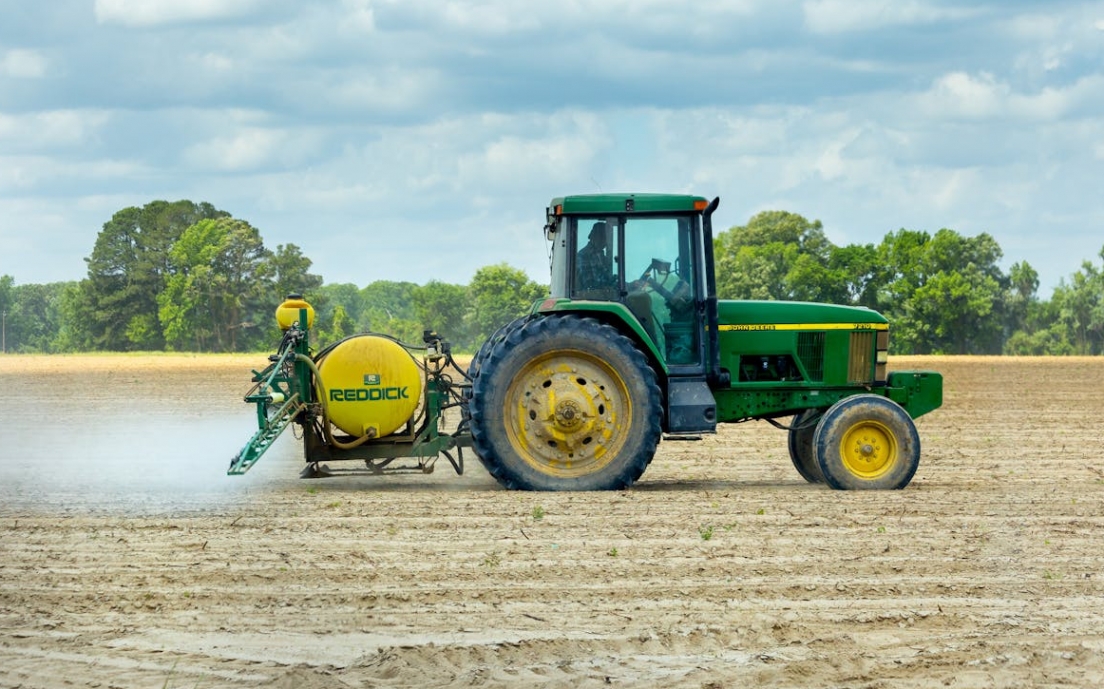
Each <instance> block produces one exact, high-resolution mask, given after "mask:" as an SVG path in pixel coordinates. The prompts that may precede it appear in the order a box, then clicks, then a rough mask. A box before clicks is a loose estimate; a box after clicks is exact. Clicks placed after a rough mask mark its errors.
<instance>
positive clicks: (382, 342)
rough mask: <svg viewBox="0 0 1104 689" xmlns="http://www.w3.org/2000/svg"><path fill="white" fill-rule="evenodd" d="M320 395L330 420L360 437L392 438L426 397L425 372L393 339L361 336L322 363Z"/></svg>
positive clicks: (338, 348)
mask: <svg viewBox="0 0 1104 689" xmlns="http://www.w3.org/2000/svg"><path fill="white" fill-rule="evenodd" d="M318 371H319V374H320V375H321V379H322V388H323V389H322V390H321V391H320V394H324V395H325V396H326V406H327V408H328V411H329V417H330V421H331V422H332V423H333V424H334V425H335V426H337V427H338V428H340V429H341V430H342V431H344V432H345V433H348V434H349V435H351V436H354V437H361V436H363V435H366V434H367V433H369V432H371V431H373V430H374V431H375V432H374V437H377V438H382V437H383V436H387V435H391V434H392V433H394V432H395V431H396V430H398V429H399V428H402V426H403V425H404V424H405V423H406V422H407V421H408V420H409V419H410V417H411V416H413V415H414V411H415V409H417V407H418V402H419V400H420V399H421V395H422V371H421V369H420V368H419V367H418V364H417V362H415V361H414V357H412V356H411V355H410V353H409V352H408V351H406V350H405V349H403V347H402V346H401V345H399V344H398V343H397V342H395V341H394V340H391V339H388V338H386V337H380V336H378V335H358V336H356V337H352V338H349V339H347V340H345V341H344V342H341V343H340V344H338V345H337V346H336V347H334V348H333V349H332V350H330V351H329V352H328V353H327V354H326V355H325V356H324V357H323V358H322V360H321V361H320V362H318Z"/></svg>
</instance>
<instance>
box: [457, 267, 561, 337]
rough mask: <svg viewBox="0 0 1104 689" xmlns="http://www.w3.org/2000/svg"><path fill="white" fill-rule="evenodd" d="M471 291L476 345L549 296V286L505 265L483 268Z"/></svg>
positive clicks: (478, 272) (472, 321) (476, 276)
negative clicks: (534, 303) (539, 300)
mask: <svg viewBox="0 0 1104 689" xmlns="http://www.w3.org/2000/svg"><path fill="white" fill-rule="evenodd" d="M468 290H469V294H470V304H469V313H468V318H469V320H468V323H469V327H470V328H471V333H472V338H473V342H475V343H482V342H483V341H484V340H486V339H487V338H488V337H490V336H491V335H492V334H493V333H494V331H495V330H498V328H499V327H501V326H503V325H505V324H507V323H509V322H510V321H512V320H514V319H515V318H518V317H519V316H523V315H525V314H526V313H527V312H528V311H529V309H530V308H531V307H532V305H533V302H535V301H537V300H538V299H541V298H543V297H545V296H547V295H548V287H547V286H545V285H541V284H539V283H536V282H533V281H532V280H530V279H529V277H528V276H527V275H526V274H525V272H524V271H521V270H518V269H517V268H511V267H510V266H508V265H506V264H505V263H499V264H497V265H493V266H485V267H483V268H480V269H479V270H478V271H476V273H475V275H474V276H473V277H472V281H471V284H470V285H469V287H468Z"/></svg>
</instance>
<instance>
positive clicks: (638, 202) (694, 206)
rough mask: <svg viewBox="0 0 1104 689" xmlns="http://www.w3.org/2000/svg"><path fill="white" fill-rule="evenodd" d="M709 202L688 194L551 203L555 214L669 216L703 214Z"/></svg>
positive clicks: (564, 198) (597, 196) (615, 196)
mask: <svg viewBox="0 0 1104 689" xmlns="http://www.w3.org/2000/svg"><path fill="white" fill-rule="evenodd" d="M707 204H708V201H707V200H706V199H705V198H703V197H701V196H691V195H689V194H578V195H575V196H559V197H556V198H554V199H552V202H551V203H550V204H549V207H550V208H552V209H556V211H558V212H557V214H563V215H572V214H595V213H597V214H601V213H670V212H686V211H695V210H698V211H700V210H704V209H705V207H706V205H707Z"/></svg>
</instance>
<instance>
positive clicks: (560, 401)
mask: <svg viewBox="0 0 1104 689" xmlns="http://www.w3.org/2000/svg"><path fill="white" fill-rule="evenodd" d="M717 204H718V200H717V199H714V200H713V201H712V202H709V201H708V200H707V199H705V198H702V197H697V196H687V195H667V194H597V195H581V196H567V197H562V198H556V199H553V200H552V203H551V205H550V207H549V208H548V211H547V219H546V224H545V227H544V231H545V234H546V237H547V238H548V240H549V241H550V242H551V243H552V282H551V290H550V296H549V297H548V298H547V299H545V300H543V301H541V302H539V303H537V304H535V305H534V306H533V309H532V311H531V313H529V314H528V315H526V316H524V317H523V318H519V319H517V320H515V321H513V322H512V323H509V324H507V325H505V326H503V327H502V328H501V329H500V330H499V331H498V332H496V333H495V334H494V335H492V336H491V337H490V338H489V339H488V340H487V341H486V342H484V343H483V346H482V347H481V348H480V350H479V352H478V353H477V354H476V355H475V357H474V358H473V359H472V362H471V364H470V366H469V367H468V369H467V370H466V371H465V370H462V369H461V368H460V367H459V366H457V365H456V363H455V361H454V360H453V358H452V355H451V351H450V348H449V345H448V343H447V341H445V340H443V339H442V338H441V337H439V336H438V335H436V334H435V333H432V332H427V333H426V337H425V338H424V340H425V341H424V343H423V344H422V345H419V346H418V347H414V346H411V345H407V344H403V343H399V342H397V341H395V340H392V339H391V338H388V337H387V336H384V335H378V334H370V333H366V334H362V335H356V336H353V337H351V338H346V340H343V341H341V342H339V343H336V344H335V345H332V346H331V347H328V348H326V349H325V350H323V351H322V352H319V353H317V354H313V353H312V352H311V350H310V347H309V342H308V341H309V337H308V330H309V327H310V322H309V320H310V312H309V307H306V305H305V303H303V302H297V301H289V302H285V305H284V307H282V309H283V312H284V314H285V315H284V316H282V318H283V320H284V322H285V323H286V324H287V325H286V331H285V335H284V339H283V341H282V342H281V345H280V348H279V350H278V352H277V354H275V355H273V357H271V359H272V361H271V363H270V365H269V367H268V368H266V369H265V370H264V371H261V372H255V376H254V382H255V386H254V388H253V390H251V391H250V393H249V395H247V397H246V401H248V402H252V403H255V404H256V405H257V410H258V412H257V413H258V425H259V430H258V431H257V434H256V435H255V436H254V437H253V439H252V440H250V442H249V444H247V445H246V447H245V448H243V450H242V452H241V453H239V455H238V456H237V457H235V459H234V461H233V462H232V463H231V468H230V473H232V474H236V473H244V472H245V471H246V470H248V468H249V467H250V466H252V464H253V463H254V462H256V460H257V459H259V457H260V455H261V454H263V453H264V451H265V449H267V448H268V447H269V445H270V444H271V443H272V441H274V440H275V438H276V437H277V436H278V435H279V434H280V433H281V432H282V431H283V430H284V428H286V427H287V426H288V425H289V424H290V423H292V422H296V423H298V424H299V425H300V426H301V428H302V436H303V440H304V452H305V459H306V463H307V468H306V470H305V471H304V475H306V476H319V475H329V474H332V473H335V470H334V469H331V468H330V465H331V463H334V462H338V461H342V460H356V461H358V462H363V463H364V465H365V468H366V469H367V470H368V471H372V472H376V473H383V472H386V471H393V470H415V471H431V470H432V468H433V466H434V462H435V461H436V458H437V457H438V456H445V457H447V458H448V459H449V461H450V462H451V463H452V465H453V467H454V468H455V469H456V471H457V472H462V471H463V449H464V448H470V449H471V450H473V451H474V452H475V454H476V455H477V456H478V457H479V459H480V460H481V461H482V463H483V465H484V466H485V467H486V468H487V470H488V471H489V472H490V474H491V475H492V476H494V477H495V478H496V479H497V480H498V481H499V482H500V483H501V484H502V485H504V486H506V487H508V488H515V489H526V490H609V489H620V488H626V487H628V486H631V485H632V484H633V483H634V482H635V481H636V480H637V479H639V478H640V476H641V475H642V474H643V473H644V470H645V469H646V468H647V467H648V464H649V463H650V462H651V460H652V457H653V456H654V455H655V451H656V448H657V446H658V444H659V442H660V441H661V439H662V438H664V437H666V438H684V439H697V438H700V437H701V436H702V435H703V434H707V433H713V432H715V430H716V425H717V424H718V423H734V422H742V421H749V420H753V419H764V420H767V421H769V422H770V423H772V424H774V425H776V426H778V427H779V428H782V429H783V430H786V431H787V433H788V440H789V442H788V448H789V455H790V459H791V460H792V462H793V465H794V467H795V468H796V469H797V471H798V473H799V474H800V475H801V476H802V477H803V478H804V479H805V480H807V481H809V482H812V483H825V484H827V485H828V486H830V487H832V488H837V489H898V488H903V487H905V486H906V485H907V484H908V483H909V481H910V480H911V479H912V477H913V475H914V474H915V472H916V469H917V466H918V465H919V461H920V439H919V436H918V434H917V432H916V427H915V425H914V423H913V419H915V418H916V417H919V416H920V415H922V414H925V413H927V412H929V411H932V410H934V409H937V408H938V407H939V406H940V405H941V404H942V389H943V388H942V377H941V376H940V375H939V374H938V373H935V372H931V371H896V372H893V373H887V370H886V364H887V361H888V349H889V324H888V322H887V321H886V319H885V318H884V317H883V316H881V315H880V314H878V313H876V312H874V311H871V310H869V309H865V308H861V307H850V306H837V305H831V304H812V303H796V302H775V301H770V302H768V301H719V300H718V299H717V295H716V279H715V273H714V261H713V230H712V224H711V217H712V214H713V212H714V210H716V208H717ZM278 315H279V314H278ZM296 317H297V319H296ZM417 351H421V352H422V356H421V361H420V362H419V361H418V360H417V359H416V357H415V356H414V355H413V354H412V353H411V352H417ZM450 408H456V409H457V410H458V412H459V419H460V420H459V422H458V424H456V427H455V429H454V430H453V431H452V432H450V433H445V432H444V430H443V428H444V426H445V424H444V419H445V417H446V414H447V411H448V410H449V409H450ZM784 419H788V421H787V422H785V423H783V422H782V421H781V420H784ZM454 453H455V455H456V456H455V457H454V456H453V455H454ZM410 458H412V459H414V460H415V462H416V463H415V465H413V466H396V465H395V464H393V463H394V462H395V460H398V459H410ZM363 470H364V469H361V471H363Z"/></svg>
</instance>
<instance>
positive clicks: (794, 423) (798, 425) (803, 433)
mask: <svg viewBox="0 0 1104 689" xmlns="http://www.w3.org/2000/svg"><path fill="white" fill-rule="evenodd" d="M820 413H821V410H819V409H806V410H805V411H803V412H800V413H799V414H798V415H797V416H795V417H793V419H792V420H791V421H790V431H789V443H788V445H789V450H790V461H792V462H793V465H794V468H795V469H797V473H799V474H801V478H803V479H805V480H806V481H808V482H809V483H824V474H822V473H821V472H820V465H819V464H818V463H817V458H816V452H815V451H814V450H813V436H814V435H816V429H817V422H816V418H817V416H819V415H820Z"/></svg>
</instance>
